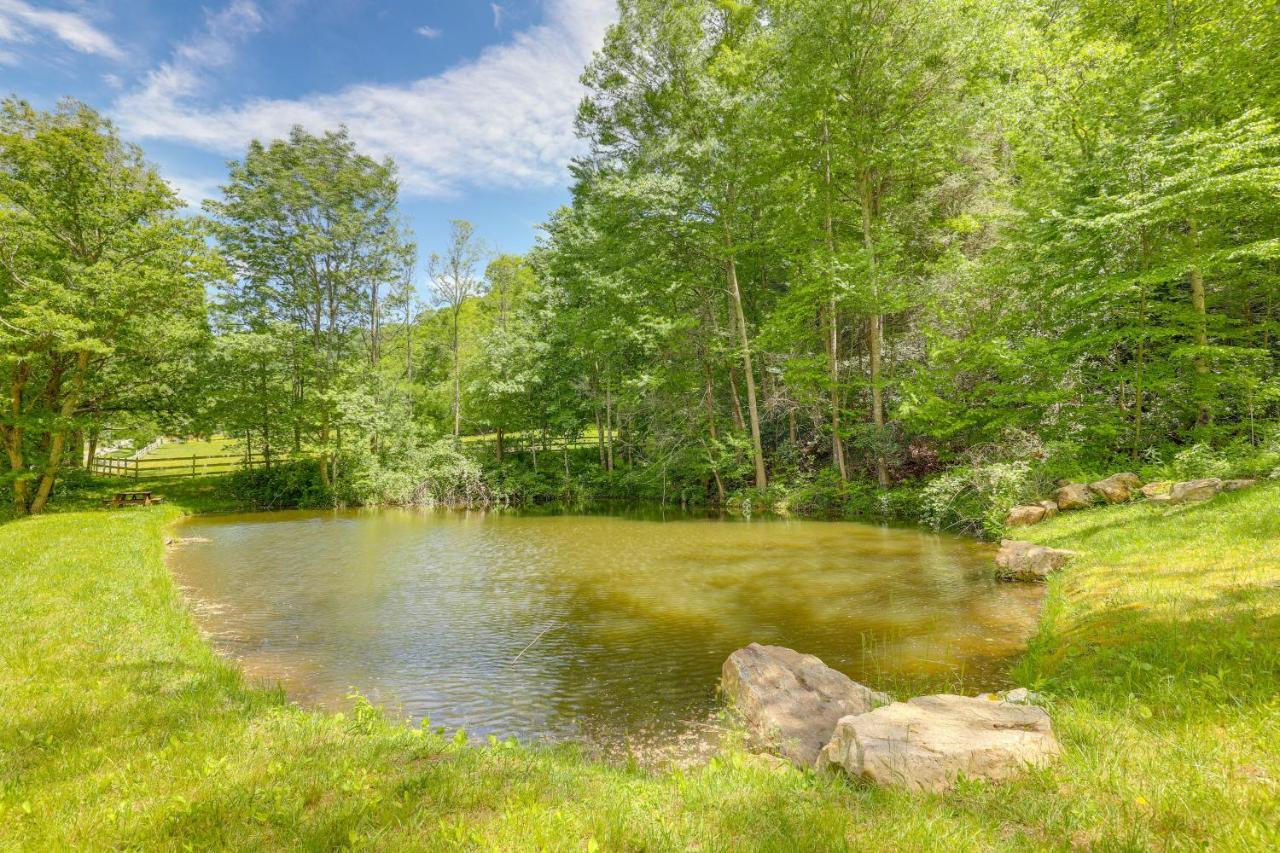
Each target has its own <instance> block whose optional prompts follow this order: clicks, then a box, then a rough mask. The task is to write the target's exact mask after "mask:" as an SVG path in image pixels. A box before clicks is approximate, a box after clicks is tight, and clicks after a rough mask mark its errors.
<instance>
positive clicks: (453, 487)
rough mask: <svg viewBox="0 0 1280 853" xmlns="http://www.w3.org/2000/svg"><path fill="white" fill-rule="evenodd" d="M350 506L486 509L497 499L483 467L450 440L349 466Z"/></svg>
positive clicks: (366, 457)
mask: <svg viewBox="0 0 1280 853" xmlns="http://www.w3.org/2000/svg"><path fill="white" fill-rule="evenodd" d="M348 462H349V465H350V468H351V470H352V474H351V476H350V480H349V486H348V487H347V491H349V493H350V494H349V495H345V494H344V497H350V498H351V502H353V503H360V504H381V505H390V506H436V505H446V506H484V505H488V504H489V503H492V502H493V500H494V493H493V491H492V490H491V489H490V488H489V486H488V484H486V483H485V480H484V477H483V475H482V473H481V470H480V464H479V463H478V462H476V461H475V460H473V459H471V458H470V457H468V456H466V455H464V454H463V453H462V451H460V450H459V449H458V448H456V447H455V446H454V444H453V441H452V440H451V439H440V440H439V441H435V442H433V443H431V444H427V445H423V446H421V447H414V448H411V449H409V450H407V451H404V452H402V453H400V454H398V455H395V456H393V457H388V458H385V459H383V458H378V457H376V456H374V455H373V454H367V455H364V456H362V457H358V458H349V460H348Z"/></svg>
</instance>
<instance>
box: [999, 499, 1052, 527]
mask: <svg viewBox="0 0 1280 853" xmlns="http://www.w3.org/2000/svg"><path fill="white" fill-rule="evenodd" d="M1054 509H1055V511H1056V509H1057V507H1056V505H1055V507H1054ZM1047 514H1048V513H1047V512H1046V511H1045V508H1044V507H1042V506H1040V505H1039V504H1035V505H1032V504H1026V505H1024V506H1015V507H1013V508H1012V509H1010V510H1009V514H1008V515H1006V516H1005V517H1004V526H1005V527H1029V526H1030V525H1032V524H1039V523H1040V522H1041V521H1044V519H1045V516H1046V515H1047Z"/></svg>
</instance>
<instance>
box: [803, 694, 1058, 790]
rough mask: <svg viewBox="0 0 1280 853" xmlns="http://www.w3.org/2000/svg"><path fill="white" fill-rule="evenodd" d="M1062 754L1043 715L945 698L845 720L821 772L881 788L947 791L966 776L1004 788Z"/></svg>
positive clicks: (900, 704)
mask: <svg viewBox="0 0 1280 853" xmlns="http://www.w3.org/2000/svg"><path fill="white" fill-rule="evenodd" d="M1060 752H1061V747H1060V746H1059V745H1058V741H1057V739H1056V738H1055V737H1054V736H1053V725H1052V723H1051V721H1050V719H1049V714H1048V713H1047V712H1046V711H1045V710H1044V709H1043V708H1038V707H1036V706H1034V705H1018V704H1012V703H1009V702H991V701H988V700H986V699H980V698H972V697H968V696H953V695H946V694H943V695H938V696H919V697H916V698H915V699H911V700H909V701H907V702H895V703H893V704H892V705H886V706H884V707H882V708H877V709H875V710H874V711H870V712H868V713H865V714H857V715H852V716H848V717H844V718H842V719H841V720H840V721H839V723H838V724H837V725H836V729H835V733H834V734H833V735H832V738H831V742H830V743H828V744H827V746H826V747H825V748H824V749H823V750H822V753H821V755H819V757H818V765H817V766H818V767H820V768H821V767H830V766H832V765H835V766H839V767H840V768H842V769H843V770H844V771H845V772H847V773H849V774H850V775H851V776H855V777H860V778H863V779H867V780H870V781H872V782H875V783H876V784H879V785H896V786H900V787H904V788H907V789H909V790H913V791H945V790H946V789H948V788H950V787H951V786H952V785H954V784H955V782H956V780H957V779H958V778H959V777H960V776H962V775H963V776H964V777H966V778H968V779H986V780H988V781H993V782H998V781H1003V780H1005V779H1010V778H1013V777H1014V776H1017V775H1018V774H1020V773H1021V772H1023V770H1025V769H1026V768H1027V767H1044V766H1046V765H1048V764H1049V763H1050V762H1051V761H1053V759H1054V758H1055V757H1056V756H1057V755H1058V754H1059V753H1060Z"/></svg>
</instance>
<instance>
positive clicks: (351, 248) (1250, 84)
mask: <svg viewBox="0 0 1280 853" xmlns="http://www.w3.org/2000/svg"><path fill="white" fill-rule="evenodd" d="M1278 12H1280V9H1277V4H1276V3H1275V2H1271V1H1270V0H1268V2H1263V3H1246V2H1242V0H1195V2H1192V0H1136V2H1133V3H1128V4H1124V5H1123V6H1118V5H1117V4H1113V3H1104V2H1100V0H1071V2H1049V0H929V1H928V2H925V0H892V2H891V0H834V2H832V0H824V2H816V0H753V1H752V2H746V1H745V0H744V2H736V0H681V2H677V3H673V2H669V0H622V2H620V4H619V20H618V23H617V24H616V25H615V26H614V27H612V28H611V30H610V31H609V33H608V36H607V39H606V43H605V45H604V46H603V48H602V49H601V50H600V51H599V52H598V53H597V55H596V56H595V57H594V59H593V60H592V62H591V63H590V65H589V66H588V67H587V68H586V69H585V71H584V75H583V81H584V83H585V85H586V87H587V97H586V98H585V99H584V101H583V103H582V105H581V108H580V111H579V117H578V132H579V134H580V136H581V137H582V139H583V141H584V143H585V148H586V151H587V153H586V154H585V155H584V156H582V157H581V158H580V159H579V160H577V161H576V162H575V163H574V166H573V179H574V183H573V202H572V204H571V205H569V206H567V207H565V208H564V209H562V210H559V211H556V212H554V213H553V214H552V215H551V216H550V218H549V220H548V222H547V223H546V224H545V225H544V226H543V229H542V236H541V237H540V239H539V241H538V244H537V246H536V247H535V248H534V249H533V250H532V251H531V252H530V253H529V254H528V255H527V256H526V257H514V256H494V255H492V254H491V253H489V252H488V251H487V250H486V249H485V247H484V245H483V243H482V242H481V241H480V240H479V238H478V237H477V235H476V233H475V232H474V230H473V228H472V226H471V225H470V224H468V223H465V222H456V223H454V225H453V232H452V239H451V241H450V243H449V245H448V246H445V247H441V248H440V249H439V250H438V251H437V252H435V253H430V254H428V255H427V256H426V258H427V259H426V261H425V263H421V264H420V263H419V260H418V249H417V247H416V245H415V244H414V241H413V239H412V237H411V235H410V234H409V233H408V229H407V228H406V226H405V225H404V223H403V222H402V221H401V219H400V215H399V212H398V195H399V187H398V179H397V174H396V168H395V164H394V163H393V162H390V161H376V160H374V159H372V158H369V157H367V156H365V155H363V154H362V153H360V152H359V151H358V150H357V149H356V147H355V145H354V143H353V142H352V140H351V138H350V136H349V135H348V134H347V133H346V131H342V130H340V131H330V132H322V133H320V135H313V134H312V133H310V132H308V131H306V130H303V129H296V130H295V131H294V132H293V133H292V134H291V136H290V137H289V138H288V139H284V140H276V141H272V142H261V143H259V142H255V143H253V144H252V145H251V146H250V147H249V149H248V151H247V152H246V154H245V156H244V158H243V159H242V160H240V161H238V162H236V163H233V164H232V165H231V169H230V174H229V176H228V179H227V183H226V185H225V186H224V187H223V188H222V192H221V194H220V198H218V199H216V200H214V201H211V202H209V203H207V205H206V207H205V210H204V212H203V215H202V216H199V217H189V216H187V217H183V216H179V215H178V214H177V207H178V205H177V202H176V200H175V198H174V196H173V193H172V191H171V190H170V189H169V188H168V187H167V186H166V185H165V184H164V182H163V181H162V180H161V179H160V177H159V176H158V175H157V174H156V173H155V171H154V170H153V169H152V168H151V167H149V166H148V165H147V164H146V163H145V161H144V160H143V159H142V156H141V153H140V152H139V151H138V150H137V149H136V148H134V147H132V146H129V145H127V144H126V143H123V142H122V141H120V140H119V139H118V138H117V136H116V134H115V131H114V129H113V128H112V127H111V125H110V124H109V123H108V122H106V121H105V120H104V119H102V118H100V117H99V116H97V115H96V114H95V113H93V112H92V111H91V110H89V109H88V108H87V107H84V106H83V105H78V104H73V103H68V104H66V105H63V106H61V107H59V108H58V109H56V110H54V111H53V112H51V113H42V112H39V111H37V110H34V109H32V108H31V107H30V106H28V105H26V104H25V103H23V102H21V101H20V100H17V99H10V100H9V101H7V102H5V107H4V111H3V115H2V116H0V118H2V121H3V127H0V369H3V371H4V372H5V380H6V388H7V394H6V398H5V399H6V406H5V408H4V411H3V413H0V430H2V433H0V439H3V442H4V444H5V448H6V452H7V460H8V468H7V473H6V474H5V477H6V479H7V480H8V481H9V483H10V484H11V493H12V500H13V507H14V509H15V511H17V512H25V511H28V510H39V509H40V508H41V507H42V506H43V504H44V502H45V501H47V499H48V497H49V494H50V490H51V488H52V486H53V484H54V482H55V480H56V478H57V476H58V469H59V466H60V465H62V464H63V463H64V462H65V463H71V464H75V463H76V462H77V461H78V460H81V459H83V458H84V456H85V448H86V447H87V448H89V450H88V452H89V454H90V455H91V454H92V452H93V451H92V446H93V442H94V436H95V435H97V433H98V431H99V430H100V429H102V428H103V427H107V426H116V427H118V426H119V425H121V424H122V423H126V422H135V423H145V425H146V426H147V427H148V428H150V429H152V430H153V431H160V430H166V429H168V430H183V431H195V432H200V433H210V432H225V433H229V434H233V435H235V436H237V437H239V438H240V439H241V440H242V442H244V443H245V444H246V445H247V446H249V447H250V448H251V449H254V450H255V451H257V452H259V453H261V454H263V455H264V456H266V457H267V459H268V460H272V459H285V458H303V457H305V458H308V459H311V460H314V462H313V463H312V464H314V465H315V474H316V477H317V478H318V479H319V481H320V485H321V487H322V493H323V494H324V495H327V496H328V497H327V499H335V500H381V501H397V502H399V501H411V500H415V499H417V498H419V497H421V496H422V494H424V489H425V490H426V492H427V493H431V494H438V493H441V492H442V491H444V492H448V491H449V489H454V488H456V489H461V490H462V491H464V492H467V493H472V492H474V491H475V490H477V489H481V490H482V489H484V488H488V487H491V486H492V487H497V488H499V489H500V490H505V491H508V492H516V493H520V492H522V491H523V492H528V493H542V492H544V491H546V489H547V481H548V478H551V477H553V476H554V477H556V478H559V481H560V485H561V486H564V485H570V484H572V483H575V482H578V483H580V482H582V481H584V480H591V482H593V483H595V484H596V485H598V486H599V487H600V488H601V489H603V490H606V491H608V490H613V491H617V492H627V493H637V492H645V493H649V494H659V493H660V494H662V495H663V496H667V495H668V494H670V493H676V492H678V493H679V494H680V496H681V497H682V498H684V499H709V500H718V501H721V502H723V501H725V500H728V499H729V498H730V497H731V496H732V495H733V494H735V493H741V492H742V491H743V490H751V489H754V490H767V489H769V488H770V486H771V485H775V486H779V487H780V488H782V489H783V490H785V489H787V488H794V487H795V486H796V485H797V484H815V483H816V484H825V486H824V487H829V489H830V490H831V491H832V492H833V493H835V494H846V495H847V494H849V493H850V492H851V491H853V490H857V489H860V488H868V489H872V490H883V489H884V488H885V487H887V486H891V485H894V484H898V483H902V482H906V481H910V482H920V481H921V480H922V479H923V478H927V477H930V476H934V475H936V474H937V473H938V472H939V471H942V470H944V469H947V468H948V467H949V466H957V465H959V466H966V465H967V466H968V467H969V468H975V467H978V466H980V464H982V463H983V462H984V461H991V460H997V461H1004V462H1007V461H1009V460H1011V459H1014V458H1019V457H1023V458H1030V457H1034V458H1035V460H1037V461H1039V462H1042V463H1045V465H1047V466H1049V467H1055V466H1056V467H1057V468H1058V469H1059V470H1063V471H1065V470H1066V469H1072V468H1076V469H1089V468H1099V467H1105V466H1108V465H1115V464H1120V463H1121V462H1125V463H1126V464H1134V465H1139V464H1150V463H1153V462H1157V461H1159V460H1162V459H1168V458H1170V457H1171V456H1173V455H1175V454H1178V453H1180V452H1186V450H1187V448H1208V449H1210V450H1215V449H1216V451H1222V452H1228V451H1229V452H1233V453H1240V454H1245V453H1249V452H1252V451H1254V450H1255V449H1258V448H1263V447H1264V446H1267V445H1268V444H1271V445H1274V444H1275V442H1276V441H1277V440H1280V438H1278V437H1277V431H1276V424H1277V419H1278V416H1280V382H1278V381H1277V378H1276V365H1277V359H1278V358H1280V341H1278V340H1277V338H1278V335H1277V332H1280V316H1278V314H1280V306H1277V304H1276V303H1277V302H1278V301H1280V132H1278V130H1277V121H1280V63H1277V62H1276V61H1275V57H1276V56H1280V23H1278V22H1280V14H1277V13H1278ZM202 238H204V239H202ZM424 300H429V302H427V301H424ZM480 435H483V436H485V440H484V441H483V442H466V441H464V439H465V438H468V437H471V438H474V437H476V436H480ZM584 435H587V436H591V437H592V439H593V441H594V447H593V448H592V449H591V450H590V451H578V455H577V456H576V457H575V458H573V459H571V454H570V453H569V452H568V451H567V450H566V451H564V452H563V454H562V459H561V460H559V461H560V463H561V464H558V465H553V464H548V463H546V462H540V461H539V460H540V454H542V453H545V452H547V451H548V450H549V449H550V448H551V447H553V446H554V445H555V444H556V442H557V441H558V440H561V439H567V438H571V439H580V438H581V437H582V436H584ZM516 443H518V444H519V445H520V446H521V449H522V450H527V451H531V452H523V453H521V454H520V455H519V456H518V457H512V456H511V454H510V452H509V451H510V449H511V447H512V445H513V444H516ZM466 447H471V448H475V449H476V450H477V452H476V453H470V454H468V453H464V452H463V450H464V448H466ZM479 458H483V459H484V460H485V464H487V465H488V466H489V468H490V470H489V472H488V474H487V476H486V477H483V478H482V477H481V475H480V473H479V469H478V468H477V467H476V461H477V459H479ZM588 468H595V469H596V471H595V472H591V471H589V470H588ZM441 483H445V485H441ZM424 484H429V485H424ZM486 484H487V485H486Z"/></svg>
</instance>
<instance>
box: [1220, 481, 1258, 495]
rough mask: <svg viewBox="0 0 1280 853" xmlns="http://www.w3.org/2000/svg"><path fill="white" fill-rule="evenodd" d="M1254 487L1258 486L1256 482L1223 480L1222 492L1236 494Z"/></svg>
mask: <svg viewBox="0 0 1280 853" xmlns="http://www.w3.org/2000/svg"><path fill="white" fill-rule="evenodd" d="M1256 485H1258V481H1257V480H1223V481H1222V491H1224V492H1238V491H1240V490H1241V489H1247V488H1249V487H1250V486H1256Z"/></svg>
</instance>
